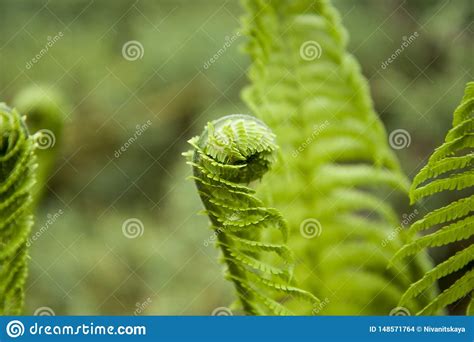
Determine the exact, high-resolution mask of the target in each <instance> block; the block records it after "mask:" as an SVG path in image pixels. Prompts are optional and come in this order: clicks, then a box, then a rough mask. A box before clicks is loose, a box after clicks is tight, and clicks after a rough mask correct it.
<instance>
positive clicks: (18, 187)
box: [0, 103, 36, 315]
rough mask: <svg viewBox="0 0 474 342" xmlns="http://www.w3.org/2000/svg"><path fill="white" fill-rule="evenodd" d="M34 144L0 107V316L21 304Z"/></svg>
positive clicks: (13, 116)
mask: <svg viewBox="0 0 474 342" xmlns="http://www.w3.org/2000/svg"><path fill="white" fill-rule="evenodd" d="M34 149H35V142H34V139H33V137H32V136H31V135H29V133H28V130H27V128H26V124H25V122H24V118H22V117H21V116H20V114H19V113H18V112H17V111H16V110H15V109H10V108H9V107H7V106H6V105H5V104H3V103H0V314H1V315H18V314H20V313H21V310H22V306H23V301H24V283H25V279H26V275H27V258H28V250H27V245H26V240H27V237H28V234H29V232H30V230H31V226H32V224H33V219H32V215H31V214H30V209H31V208H30V205H31V203H32V189H33V185H34V183H35V168H36V163H35V154H34Z"/></svg>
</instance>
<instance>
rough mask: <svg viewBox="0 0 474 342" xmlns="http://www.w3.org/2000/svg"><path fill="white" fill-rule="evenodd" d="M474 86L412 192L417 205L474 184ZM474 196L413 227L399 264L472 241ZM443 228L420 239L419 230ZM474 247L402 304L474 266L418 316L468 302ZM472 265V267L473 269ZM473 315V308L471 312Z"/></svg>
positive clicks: (429, 275) (415, 287) (419, 284)
mask: <svg viewBox="0 0 474 342" xmlns="http://www.w3.org/2000/svg"><path fill="white" fill-rule="evenodd" d="M473 112H474V82H470V83H468V84H467V86H466V91H465V94H464V97H463V99H462V101H461V104H460V105H459V106H458V108H457V109H456V110H455V112H454V119H453V128H452V129H451V130H450V131H449V132H448V134H447V136H446V139H445V142H444V143H443V145H441V146H440V147H438V148H437V149H436V150H435V152H434V153H433V154H432V155H431V157H430V159H429V160H428V163H427V164H426V165H425V166H424V167H423V168H422V169H421V171H420V172H419V173H418V175H416V177H415V179H414V180H413V184H412V187H411V190H410V198H411V201H412V203H415V202H416V201H419V200H421V199H423V198H425V197H431V196H432V195H435V194H437V193H439V192H441V191H447V190H451V191H456V190H457V191H459V190H464V189H468V188H471V187H472V186H473V185H474V175H473V172H472V164H473V158H474V154H473V150H472V149H473V148H474V141H473V139H472V137H473V135H474V129H473V127H474V116H473ZM473 210H474V195H470V196H467V197H465V198H461V199H458V200H456V201H454V202H452V203H450V204H448V205H446V206H444V207H442V208H439V209H436V210H434V211H432V212H430V213H428V214H426V215H425V216H424V217H423V218H422V219H420V220H418V221H417V222H415V223H413V224H412V226H411V227H410V229H409V234H410V237H411V241H410V242H408V243H407V244H406V245H404V246H403V247H402V248H401V249H400V250H399V251H398V252H397V254H396V255H395V257H394V259H395V260H400V259H402V258H406V257H408V256H410V255H414V254H416V253H419V252H420V251H422V250H424V249H426V248H428V247H439V246H445V245H447V244H449V243H452V242H456V241H461V240H465V241H466V240H468V239H470V238H472V237H473V236H474V216H473V215H472V211H473ZM438 226H440V227H441V228H439V229H437V230H436V231H434V232H432V233H429V234H427V235H425V236H422V237H419V236H417V235H416V233H418V232H423V231H427V230H432V229H433V228H435V227H438ZM473 261H474V245H472V244H470V245H468V246H467V247H465V248H464V249H462V250H460V251H459V252H457V253H456V254H455V255H453V256H451V257H450V258H449V259H447V260H446V261H444V262H442V263H440V264H439V265H437V266H436V267H434V268H433V269H432V270H430V271H428V272H426V273H425V274H424V276H423V277H422V278H421V279H419V280H418V281H416V282H414V283H413V284H412V285H411V286H410V288H409V289H408V290H407V291H406V292H405V294H404V295H403V297H402V299H401V301H400V306H408V304H407V303H408V302H409V300H411V299H412V298H414V297H417V296H419V295H421V294H422V293H424V291H425V290H426V289H427V288H428V287H430V286H431V285H432V284H434V283H435V282H436V281H438V280H439V279H441V278H443V277H445V276H447V275H449V274H452V273H454V272H458V271H460V270H462V269H464V268H466V267H468V268H470V269H469V270H468V271H467V272H466V273H465V274H464V275H462V276H460V277H459V279H458V280H457V281H456V282H455V283H454V284H453V285H451V286H450V287H449V288H448V289H446V290H445V291H444V292H443V293H441V294H440V295H439V296H438V297H436V298H435V299H434V300H433V301H432V302H430V303H429V304H428V305H426V306H425V307H423V308H422V309H421V310H420V311H419V312H418V314H420V315H430V314H434V313H437V312H438V311H439V310H441V309H443V308H445V307H446V306H447V305H449V304H451V303H453V302H455V301H457V300H458V299H460V298H463V297H465V296H467V295H469V294H471V295H472V293H473V290H474V273H473V272H474V271H473V270H472V262H473ZM469 265H470V267H469ZM468 311H469V309H468Z"/></svg>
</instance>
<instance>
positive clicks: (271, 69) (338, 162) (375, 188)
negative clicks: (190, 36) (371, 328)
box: [242, 0, 427, 315]
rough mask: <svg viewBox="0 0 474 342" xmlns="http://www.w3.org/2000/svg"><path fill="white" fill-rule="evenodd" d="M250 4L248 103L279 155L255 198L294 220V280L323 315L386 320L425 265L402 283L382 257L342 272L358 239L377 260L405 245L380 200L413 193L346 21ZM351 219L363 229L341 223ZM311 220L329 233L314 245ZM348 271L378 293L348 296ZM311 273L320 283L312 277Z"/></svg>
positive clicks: (411, 266)
mask: <svg viewBox="0 0 474 342" xmlns="http://www.w3.org/2000/svg"><path fill="white" fill-rule="evenodd" d="M245 4H246V7H247V11H248V15H247V16H246V18H245V19H244V31H245V33H246V35H247V36H248V38H249V40H248V43H247V45H246V51H247V52H248V53H249V55H250V56H251V58H252V62H253V64H252V66H251V69H250V72H249V78H250V80H251V85H250V86H249V87H247V88H246V89H245V90H244V92H243V94H242V95H243V98H244V100H245V101H246V103H247V105H248V106H249V107H250V109H251V111H252V113H253V114H255V115H256V116H257V117H259V118H260V119H262V120H263V121H265V122H266V123H267V124H268V125H269V126H270V127H271V129H272V130H273V132H275V134H276V135H277V136H278V139H279V144H280V146H281V159H279V160H278V161H277V163H276V164H275V167H274V168H273V169H272V171H271V172H270V173H269V175H268V176H267V180H268V182H262V183H261V184H259V185H258V187H257V194H259V196H261V198H262V200H263V201H264V202H265V203H271V205H272V206H275V207H276V208H278V209H279V210H280V211H281V212H282V213H283V215H284V217H285V218H286V219H287V220H288V222H289V226H290V238H289V245H290V248H291V250H293V251H295V252H298V256H297V257H298V260H302V262H301V263H300V264H298V265H297V267H296V269H295V272H296V274H297V275H299V278H304V279H306V282H305V283H304V287H305V288H308V289H311V291H312V292H313V293H315V294H316V295H317V296H318V297H319V298H325V297H328V298H330V303H329V304H328V305H327V306H326V307H325V308H323V310H321V312H320V313H321V314H324V313H326V312H330V313H334V312H337V313H338V314H368V315H370V314H372V315H380V314H388V313H389V312H390V310H391V309H393V308H394V307H395V306H396V305H397V302H398V299H399V297H400V296H401V295H402V293H403V292H404V291H405V290H406V288H407V284H408V283H410V282H411V281H413V280H415V279H416V277H418V276H420V275H421V274H422V273H423V272H424V267H425V265H426V263H427V260H426V257H425V256H420V257H418V256H417V257H416V258H415V260H414V261H413V262H411V263H407V262H405V261H403V262H400V264H402V263H403V265H400V269H399V272H396V273H393V272H387V270H386V267H385V266H386V265H385V266H384V265H383V263H382V262H380V260H377V258H376V256H377V255H380V253H375V254H373V255H372V254H369V255H367V254H366V253H365V252H362V251H360V250H359V251H354V255H353V257H352V258H347V259H346V260H347V262H348V264H347V265H343V264H342V263H338V262H337V260H338V258H339V255H342V254H344V252H345V250H346V248H347V247H349V243H350V241H351V236H354V235H357V237H358V241H359V242H360V243H361V244H363V245H364V246H366V247H367V248H368V250H370V251H376V250H377V249H379V248H385V249H386V251H387V252H388V251H389V250H390V251H391V252H394V251H395V250H396V249H397V248H398V247H399V246H400V245H401V238H400V237H398V236H397V234H396V233H395V234H394V236H393V237H392V238H390V239H389V240H388V239H387V235H389V234H390V233H393V232H394V231H395V229H396V227H397V226H399V225H400V223H399V221H400V220H399V219H398V218H397V215H396V213H395V211H394V209H393V207H392V206H391V205H390V204H389V203H387V202H386V197H387V195H385V196H384V195H383V193H382V192H381V191H387V192H390V193H391V192H392V191H401V192H405V193H407V192H408V189H409V182H408V181H407V179H406V177H405V175H404V174H403V173H402V172H401V170H400V167H399V165H398V161H397V158H396V156H395V155H394V153H393V151H392V150H391V149H390V147H389V146H388V139H387V135H386V132H385V130H384V127H383V125H382V122H381V121H380V120H379V118H378V117H377V114H376V113H375V111H374V108H373V104H372V101H371V99H370V95H369V90H368V85H367V81H366V80H365V79H364V77H363V76H362V74H361V71H360V67H359V65H358V63H357V62H356V61H355V59H354V58H353V56H351V55H350V54H349V53H348V52H347V48H346V46H347V34H346V31H345V30H344V28H343V27H342V24H341V19H340V17H339V14H338V13H337V11H336V10H335V9H334V8H333V7H332V6H331V5H330V4H329V2H328V1H325V0H323V1H314V0H280V1H272V0H247V1H245ZM306 49H308V51H306ZM311 49H312V50H311ZM348 217H351V218H358V219H359V220H357V221H356V223H352V222H354V221H349V220H347V219H343V218H348ZM308 218H313V219H315V220H318V221H319V223H320V224H321V227H322V233H321V234H320V236H318V237H315V238H313V239H311V240H307V239H306V238H304V237H302V236H301V234H300V225H301V224H302V222H303V221H304V220H305V219H308ZM356 231H357V232H356ZM377 238H378V240H377ZM385 240H387V242H386V243H385ZM382 245H383V246H382ZM331 251H333V252H334V253H331ZM339 252H340V253H339ZM361 252H362V253H361ZM382 254H383V255H385V253H382ZM364 259H365V261H364V262H363V260H364ZM387 260H388V258H386V259H384V262H387ZM305 262H307V265H305ZM314 265H316V267H315V266H314ZM345 267H349V268H351V269H360V272H363V273H364V274H365V278H366V279H372V278H373V279H377V284H378V285H380V286H379V287H378V286H374V287H373V288H368V289H367V291H369V292H370V293H369V294H368V295H367V297H364V298H363V297H362V296H357V298H354V296H353V293H354V292H356V290H354V291H352V290H349V291H346V290H347V288H350V286H351V281H350V280H347V281H349V284H348V285H347V288H345V287H342V285H343V284H341V283H340V279H339V278H338V277H339V276H338V272H339V271H342V270H343V268H345ZM308 269H311V270H312V271H314V272H315V273H316V274H317V276H311V274H309V275H308ZM347 276H349V275H347ZM354 277H355V275H354ZM394 277H395V278H396V279H394ZM406 277H408V279H410V280H411V281H407V279H406ZM361 279H362V278H361ZM392 283H394V284H396V285H394V286H389V285H390V284H392ZM384 285H386V286H384ZM361 287H362V285H361ZM342 288H344V289H345V290H343V289H342ZM354 288H355V285H354ZM372 291H373V292H372ZM396 292H398V298H397V295H396ZM385 296H386V297H385ZM367 298H371V299H372V300H370V299H367ZM377 298H378V299H380V298H384V300H378V299H377ZM348 303H351V304H350V305H348Z"/></svg>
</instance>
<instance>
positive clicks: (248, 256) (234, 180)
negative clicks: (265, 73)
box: [186, 115, 317, 315]
mask: <svg viewBox="0 0 474 342" xmlns="http://www.w3.org/2000/svg"><path fill="white" fill-rule="evenodd" d="M189 142H190V144H191V145H192V146H193V148H194V150H192V151H189V152H188V153H186V156H187V157H188V163H189V164H190V165H191V166H192V167H193V174H194V176H193V179H194V180H195V183H196V186H197V189H198V193H199V195H200V197H201V200H202V202H203V204H204V207H205V208H206V213H207V215H208V216H209V219H210V221H211V224H212V228H213V229H214V231H215V234H216V236H217V246H218V247H219V248H220V250H221V252H222V255H223V261H224V262H225V263H226V265H227V278H228V279H229V280H231V281H232V282H233V283H234V285H235V288H236V290H237V294H238V297H239V300H240V304H241V305H242V307H243V309H244V310H245V311H246V312H247V313H248V314H267V315H286V314H290V313H291V311H290V310H289V309H287V308H285V306H284V305H283V304H282V303H283V302H284V300H285V299H286V298H287V297H292V298H300V299H302V300H305V301H307V302H310V303H313V302H317V299H316V298H315V297H314V296H313V295H311V294H310V293H308V292H306V291H304V290H301V289H299V288H297V287H295V286H293V285H291V284H292V270H293V265H292V263H293V261H292V256H291V253H290V250H289V249H288V247H287V246H286V245H285V241H286V238H287V235H288V232H287V225H286V222H285V221H284V219H283V217H282V216H281V215H280V213H279V212H278V211H276V210H275V209H271V208H266V207H264V206H263V204H262V202H261V201H260V200H258V199H257V198H256V197H254V195H253V190H252V189H251V188H249V187H248V186H246V185H242V184H247V183H249V182H251V181H254V180H257V179H259V178H261V177H262V176H263V175H264V174H265V173H266V172H267V171H268V170H269V168H270V166H271V164H272V163H273V161H274V159H275V152H276V150H277V145H276V144H275V136H274V134H273V133H272V132H271V130H270V129H269V128H268V127H267V126H266V125H265V124H264V123H263V122H261V121H259V120H257V119H255V118H253V117H251V116H247V115H229V116H226V117H223V118H221V119H219V120H216V121H214V122H210V123H209V124H208V125H207V127H206V129H205V130H204V132H203V133H202V135H201V136H200V137H195V138H193V139H191V140H190V141H189ZM269 231H270V232H269ZM278 234H279V235H280V236H278ZM265 239H267V240H265ZM268 239H270V240H269V241H268ZM272 239H273V240H276V241H272Z"/></svg>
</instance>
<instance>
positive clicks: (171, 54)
mask: <svg viewBox="0 0 474 342" xmlns="http://www.w3.org/2000/svg"><path fill="white" fill-rule="evenodd" d="M335 5H336V7H338V9H339V10H340V11H341V14H342V16H343V23H344V25H345V26H346V28H347V29H348V32H349V34H350V40H349V51H351V52H352V53H353V54H354V55H355V57H356V58H357V59H358V61H359V62H360V64H361V65H362V69H363V72H364V74H365V75H366V77H367V78H368V79H369V82H370V86H371V91H372V95H373V98H374V102H375V107H376V110H377V112H378V113H379V115H380V116H381V119H382V120H383V121H384V123H385V125H386V129H387V132H391V131H392V130H394V129H397V128H403V129H405V130H407V131H408V132H410V135H411V138H412V140H411V144H410V146H409V147H407V148H405V149H403V150H399V151H396V152H397V154H398V156H399V158H400V160H401V165H403V168H404V170H405V171H406V173H407V174H408V175H409V176H413V175H414V174H416V173H417V171H418V170H419V168H421V166H422V165H423V164H424V162H425V161H426V158H428V157H429V155H430V154H431V152H432V150H433V149H434V147H436V146H438V145H440V143H441V142H442V141H443V138H444V135H445V133H446V131H447V130H448V128H449V127H450V124H451V119H452V117H451V114H452V111H453V109H454V108H455V106H456V105H457V103H458V102H459V98H460V96H461V94H462V92H463V87H464V85H465V83H466V82H467V81H468V80H469V79H472V60H473V59H472V52H473V50H472V43H470V42H472V38H473V37H472V30H471V29H470V26H469V25H470V23H471V22H472V17H473V13H472V5H471V4H470V3H469V1H468V0H461V1H456V2H455V3H454V2H447V1H423V0H417V1H409V2H403V1H399V0H396V1H395V0H394V1H384V2H381V1H377V0H364V1H358V2H357V4H355V3H352V2H344V1H335ZM241 14H242V8H241V6H240V4H239V3H238V1H227V2H221V1H214V0H199V1H184V0H183V1H151V0H146V1H145V0H142V1H137V2H129V1H125V0H121V1H101V2H92V1H88V0H84V1H82V0H76V1H67V2H65V1H61V0H51V1H48V2H47V1H33V0H24V1H16V0H4V1H2V9H1V11H0V20H1V22H2V30H1V34H0V99H1V100H2V101H6V102H9V103H12V101H13V99H14V98H15V97H16V95H17V94H18V93H19V92H21V91H22V90H23V89H25V88H27V87H30V86H32V85H36V84H38V85H41V86H42V87H44V89H45V90H46V91H52V92H54V91H60V92H61V93H63V95H64V96H65V97H66V98H67V103H68V104H69V105H66V103H65V104H63V105H61V106H62V107H61V111H62V112H63V114H64V118H65V127H64V133H63V137H64V139H63V141H62V143H61V146H60V151H59V153H60V156H59V158H58V160H57V161H56V165H55V167H54V171H53V172H52V174H51V175H50V177H48V179H47V180H45V181H44V184H43V185H44V187H45V194H44V195H45V196H44V198H43V200H42V202H41V206H40V208H39V211H38V215H37V222H36V224H35V228H34V231H35V230H36V231H39V230H40V229H41V227H45V226H46V225H47V229H46V232H44V234H41V236H40V237H39V238H38V240H36V241H34V242H33V243H32V246H31V266H30V276H29V283H28V285H27V301H26V302H27V309H26V312H25V313H27V314H32V313H33V312H34V310H35V309H36V308H38V307H42V306H48V307H51V308H52V309H53V310H54V311H55V312H56V313H57V314H133V313H134V312H135V311H136V309H137V305H139V306H140V305H141V304H143V303H145V302H146V301H147V299H148V298H151V299H152V300H151V304H149V305H145V306H146V308H145V309H144V310H141V311H142V312H140V313H141V314H143V313H145V314H152V313H153V314H209V313H211V312H212V310H213V309H214V308H216V307H219V306H226V305H228V303H230V302H231V300H232V292H231V287H230V286H229V284H227V283H226V282H225V281H224V280H223V278H222V274H221V273H222V272H221V266H220V265H219V264H217V263H216V261H215V260H216V255H217V251H216V250H215V249H214V248H213V247H212V246H208V247H206V242H207V241H208V240H209V238H210V237H211V231H210V230H206V229H205V227H206V225H207V220H206V219H205V218H204V217H200V216H196V215H195V213H196V212H197V211H198V210H199V209H201V205H200V203H199V198H198V196H197V195H196V194H195V192H194V188H193V184H192V182H185V181H184V180H183V179H184V178H185V176H186V175H189V173H190V171H189V170H188V168H187V167H186V166H185V165H184V163H183V160H182V157H181V156H180V152H182V151H184V150H186V148H187V147H186V140H187V139H188V138H190V137H191V136H193V135H196V134H198V133H199V132H200V130H201V128H202V127H203V124H204V123H205V122H207V121H208V120H210V119H215V118H217V117H220V116H223V115H225V114H230V113H246V112H248V110H247V109H246V108H245V106H244V105H243V103H242V101H241V100H240V90H241V89H242V88H243V86H244V85H246V84H247V80H246V70H247V68H248V65H249V61H248V59H247V57H246V56H245V55H243V54H242V53H241V52H240V51H239V45H240V44H241V43H242V42H243V38H238V39H237V40H236V41H235V42H234V43H233V44H232V45H231V46H230V48H229V49H227V50H226V51H225V53H224V54H222V55H221V56H220V57H219V58H218V60H217V61H216V62H214V63H212V64H211V65H210V67H209V68H205V67H204V64H205V63H206V62H207V61H208V60H209V59H210V58H211V57H212V56H213V55H214V54H215V53H216V52H217V51H218V50H219V49H221V48H222V47H223V45H224V44H225V42H226V41H228V40H229V39H231V38H232V37H233V36H234V35H235V34H236V32H237V30H238V29H239V28H240V22H239V17H240V16H241ZM415 31H417V32H418V33H419V38H417V40H416V41H415V42H414V43H413V44H411V45H410V46H409V47H408V48H407V49H406V50H405V51H404V52H403V54H402V55H400V56H399V57H398V58H397V59H396V60H395V61H394V62H393V63H391V64H390V65H389V66H388V67H387V68H386V69H382V68H381V64H382V63H383V62H384V61H385V60H386V59H387V58H388V57H389V56H390V55H391V54H392V53H393V51H394V50H396V49H397V48H398V47H399V46H400V44H401V42H402V41H403V37H404V36H409V35H410V34H412V33H413V32H415ZM59 32H62V33H63V37H62V38H61V39H59V40H58V41H57V42H56V43H55V44H54V46H53V47H52V48H51V49H50V51H49V52H48V53H47V54H45V55H44V56H43V57H42V58H41V59H40V60H39V61H38V62H37V63H36V64H34V65H33V66H32V67H31V68H29V69H28V68H27V67H26V64H27V63H28V62H29V61H31V60H32V58H33V57H34V56H35V55H36V54H38V53H39V51H40V50H41V49H42V48H43V47H44V45H45V44H46V43H47V42H48V37H50V38H51V37H54V36H56V35H57V34H58V33H59ZM226 39H227V40H226ZM130 40H137V41H139V42H141V44H142V45H143V46H144V56H143V58H142V59H139V60H137V61H134V62H131V61H127V60H126V59H124V58H123V56H122V51H121V50H122V46H123V44H124V43H126V42H127V41H130ZM147 120H151V121H152V125H151V127H150V128H149V129H148V130H147V131H146V132H145V133H144V134H142V135H141V136H140V138H139V139H138V140H137V141H136V142H135V143H134V144H132V145H131V146H130V147H129V148H128V149H127V151H126V152H124V153H123V154H121V155H120V156H119V158H116V157H115V152H116V151H117V150H118V149H120V147H121V146H122V145H123V144H124V143H125V142H127V141H128V140H129V139H130V137H131V136H133V135H134V133H135V131H136V126H137V125H139V124H143V123H145V122H146V121H147ZM435 206H436V203H430V202H428V203H425V204H424V207H419V211H420V213H424V212H425V211H427V210H429V209H431V208H433V207H435ZM398 208H399V213H400V217H402V214H403V213H410V212H411V211H413V208H409V207H408V204H407V203H405V201H404V199H403V198H400V201H399V203H398ZM59 210H62V212H63V214H61V215H60V216H59V218H58V219H57V220H55V222H54V223H53V224H51V225H48V224H47V221H48V219H51V217H53V216H54V215H55V214H56V213H58V211H59ZM48 215H50V217H49V218H48ZM131 217H137V218H140V220H141V221H142V222H143V224H144V227H145V230H144V234H143V236H142V237H140V238H137V239H127V238H126V237H125V236H124V235H123V234H122V223H123V222H124V221H125V220H126V219H128V218H131ZM455 248H456V247H453V248H451V249H445V250H441V251H437V253H436V254H435V255H434V257H435V258H436V259H438V260H443V259H445V258H446V257H447V256H449V255H451V254H453V253H454V252H455ZM448 281H449V279H448ZM441 286H442V287H443V286H446V284H441ZM142 306H143V305H142ZM454 311H455V310H454Z"/></svg>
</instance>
